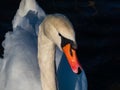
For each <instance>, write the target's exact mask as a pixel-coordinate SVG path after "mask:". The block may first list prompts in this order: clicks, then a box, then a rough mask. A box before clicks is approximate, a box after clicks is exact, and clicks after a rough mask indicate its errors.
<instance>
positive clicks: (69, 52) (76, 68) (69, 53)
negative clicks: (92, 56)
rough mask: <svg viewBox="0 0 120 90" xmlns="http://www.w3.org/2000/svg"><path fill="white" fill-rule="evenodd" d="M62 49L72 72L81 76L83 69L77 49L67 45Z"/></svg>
mask: <svg viewBox="0 0 120 90" xmlns="http://www.w3.org/2000/svg"><path fill="white" fill-rule="evenodd" d="M62 49H63V52H64V53H65V56H66V58H67V60H68V63H69V65H70V67H71V69H72V71H73V72H74V73H76V74H79V73H80V72H81V71H82V67H81V65H80V63H79V62H78V59H77V55H76V51H75V49H72V48H71V45H70V44H66V45H65V46H64V47H63V48H62Z"/></svg>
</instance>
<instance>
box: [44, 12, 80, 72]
mask: <svg viewBox="0 0 120 90" xmlns="http://www.w3.org/2000/svg"><path fill="white" fill-rule="evenodd" d="M42 24H43V25H42V26H43V29H44V31H43V32H44V34H45V36H46V37H47V38H49V39H50V40H51V41H52V42H53V43H54V44H55V45H56V46H58V47H59V49H60V50H61V51H63V52H64V54H65V56H66V58H67V60H68V63H69V64H70V67H71V69H72V71H73V72H74V73H76V74H79V73H80V72H81V70H82V67H81V65H80V63H79V61H78V59H77V56H76V49H77V44H76V41H75V32H74V29H73V26H72V24H71V23H70V21H69V20H68V19H67V18H66V17H65V16H64V15H62V14H53V15H48V16H46V18H45V19H44V21H43V23H42Z"/></svg>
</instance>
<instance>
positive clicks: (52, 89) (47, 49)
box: [38, 30, 56, 90]
mask: <svg viewBox="0 0 120 90" xmlns="http://www.w3.org/2000/svg"><path fill="white" fill-rule="evenodd" d="M54 54H55V45H54V44H53V42H51V41H50V40H49V39H48V38H47V37H46V36H45V35H44V33H43V31H42V30H40V32H39V36H38V63H39V67H40V80H41V85H42V86H41V87H42V90H56V80H55V79H56V78H55V65H54Z"/></svg>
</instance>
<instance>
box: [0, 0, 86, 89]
mask: <svg viewBox="0 0 120 90" xmlns="http://www.w3.org/2000/svg"><path fill="white" fill-rule="evenodd" d="M12 23H13V31H12V32H8V33H7V34H6V36H5V40H4V42H3V47H4V49H5V50H4V58H3V59H0V90H57V89H58V90H87V80H86V76H85V73H84V70H83V69H82V68H81V67H80V69H81V73H80V75H75V74H74V73H73V72H72V70H71V69H70V67H69V65H68V62H67V60H66V57H65V55H64V54H62V51H64V49H63V47H62V46H61V42H62V37H65V38H67V39H69V40H71V41H73V42H74V45H76V42H75V33H74V31H73V27H72V25H71V23H70V22H69V20H68V19H67V18H66V17H65V16H64V15H61V14H53V15H47V16H46V14H45V13H44V11H43V10H42V9H41V8H40V7H39V6H38V5H37V3H36V2H35V1H34V0H22V1H21V3H20V7H19V9H18V10H17V13H16V15H15V17H14V19H13V22H12ZM37 43H38V44H37ZM54 59H55V60H54ZM61 59H62V60H61ZM55 64H56V69H55ZM73 71H74V70H73ZM74 72H76V71H74ZM55 74H56V75H57V77H56V75H55ZM56 79H57V81H56Z"/></svg>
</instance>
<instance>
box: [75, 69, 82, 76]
mask: <svg viewBox="0 0 120 90" xmlns="http://www.w3.org/2000/svg"><path fill="white" fill-rule="evenodd" d="M81 72H82V71H81V69H80V67H78V72H77V73H76V74H77V75H79V74H80V73H81Z"/></svg>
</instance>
